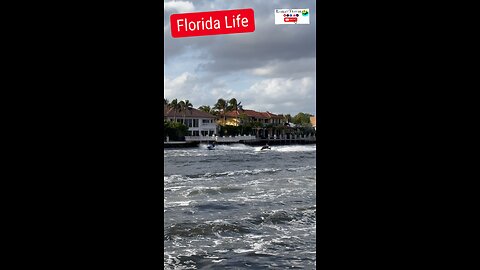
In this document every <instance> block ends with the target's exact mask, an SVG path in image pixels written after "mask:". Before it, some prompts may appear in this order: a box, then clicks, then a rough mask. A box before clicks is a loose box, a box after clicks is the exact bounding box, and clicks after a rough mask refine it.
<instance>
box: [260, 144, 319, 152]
mask: <svg viewBox="0 0 480 270" xmlns="http://www.w3.org/2000/svg"><path fill="white" fill-rule="evenodd" d="M271 147H272V149H271V150H270V151H277V152H315V151H317V146H316V145H278V146H271Z"/></svg>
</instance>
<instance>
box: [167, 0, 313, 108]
mask: <svg viewBox="0 0 480 270" xmlns="http://www.w3.org/2000/svg"><path fill="white" fill-rule="evenodd" d="M242 8H253V10H254V12H255V32H253V33H242V34H230V35H216V36H201V37H188V38H172V36H171V33H170V22H169V18H170V14H172V13H187V12H202V11H214V10H224V9H242ZM278 8H298V9H302V8H309V9H310V24H309V25H275V20H274V10H275V9H278ZM164 11H165V12H164V14H165V15H164V42H165V52H164V53H165V54H164V55H165V56H164V57H165V58H164V68H165V69H164V70H165V74H164V88H165V89H164V90H165V91H164V93H165V94H164V96H165V98H166V99H168V100H170V101H171V100H172V99H174V98H177V99H178V100H184V99H188V100H190V102H191V103H192V104H193V106H194V107H195V108H198V107H199V106H201V105H209V106H213V105H214V104H215V103H216V101H217V100H218V99H219V98H224V99H230V98H233V97H235V98H236V99H237V100H238V101H241V102H242V105H244V109H253V110H257V111H270V112H273V113H284V114H287V113H289V114H291V115H295V114H297V113H298V112H306V113H311V114H314V115H316V107H315V92H316V88H315V87H316V85H315V78H316V73H315V63H316V53H315V47H316V36H315V30H316V19H315V16H316V5H315V1H314V0H311V1H310V0H305V1H297V0H278V1H277V0H270V1H266V0H229V1H226V0H192V1H173V0H165V1H164Z"/></svg>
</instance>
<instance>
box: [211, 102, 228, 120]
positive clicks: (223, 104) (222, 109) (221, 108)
mask: <svg viewBox="0 0 480 270" xmlns="http://www.w3.org/2000/svg"><path fill="white" fill-rule="evenodd" d="M213 108H214V109H217V110H218V111H219V112H220V114H221V115H223V124H225V122H227V118H226V116H225V113H226V112H227V111H228V109H229V107H228V103H227V101H226V100H225V99H223V98H219V99H218V101H217V103H215V105H214V106H213Z"/></svg>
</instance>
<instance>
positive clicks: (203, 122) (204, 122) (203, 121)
mask: <svg viewBox="0 0 480 270" xmlns="http://www.w3.org/2000/svg"><path fill="white" fill-rule="evenodd" d="M208 123H210V120H208V119H202V124H208Z"/></svg>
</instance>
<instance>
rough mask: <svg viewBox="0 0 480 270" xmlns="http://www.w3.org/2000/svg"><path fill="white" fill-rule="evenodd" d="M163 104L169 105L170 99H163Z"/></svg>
mask: <svg viewBox="0 0 480 270" xmlns="http://www.w3.org/2000/svg"><path fill="white" fill-rule="evenodd" d="M163 106H164V107H165V106H168V99H166V98H164V99H163Z"/></svg>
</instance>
